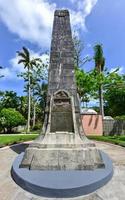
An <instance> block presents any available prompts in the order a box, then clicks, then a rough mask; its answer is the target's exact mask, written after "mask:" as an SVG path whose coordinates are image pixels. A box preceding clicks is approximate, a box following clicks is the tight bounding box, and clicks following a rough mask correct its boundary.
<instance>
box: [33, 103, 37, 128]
mask: <svg viewBox="0 0 125 200" xmlns="http://www.w3.org/2000/svg"><path fill="white" fill-rule="evenodd" d="M35 124H36V102H35V103H34V108H33V128H34V126H35Z"/></svg>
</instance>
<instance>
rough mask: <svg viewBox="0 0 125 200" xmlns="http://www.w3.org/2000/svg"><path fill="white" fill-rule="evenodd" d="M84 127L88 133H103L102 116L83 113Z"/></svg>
mask: <svg viewBox="0 0 125 200" xmlns="http://www.w3.org/2000/svg"><path fill="white" fill-rule="evenodd" d="M81 119H82V124H83V129H84V132H85V134H86V135H103V124H102V116H101V115H97V114H81Z"/></svg>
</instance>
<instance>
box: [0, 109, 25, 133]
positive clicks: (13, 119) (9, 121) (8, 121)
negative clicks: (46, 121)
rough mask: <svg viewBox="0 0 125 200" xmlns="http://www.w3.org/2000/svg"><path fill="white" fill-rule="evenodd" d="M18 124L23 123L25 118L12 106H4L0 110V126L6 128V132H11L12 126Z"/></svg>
mask: <svg viewBox="0 0 125 200" xmlns="http://www.w3.org/2000/svg"><path fill="white" fill-rule="evenodd" d="M19 125H25V118H24V117H23V116H22V115H21V114H20V113H19V112H18V111H16V110H15V109H13V108H4V109H2V110H1V112H0V126H1V127H2V128H3V129H4V131H5V129H7V132H8V133H11V132H12V128H14V127H17V126H19Z"/></svg>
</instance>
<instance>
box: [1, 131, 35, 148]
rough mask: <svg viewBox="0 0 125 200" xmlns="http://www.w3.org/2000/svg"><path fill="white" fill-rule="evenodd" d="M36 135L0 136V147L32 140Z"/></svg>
mask: <svg viewBox="0 0 125 200" xmlns="http://www.w3.org/2000/svg"><path fill="white" fill-rule="evenodd" d="M37 136H38V134H36V133H35V134H2V135H0V147H4V146H7V145H11V144H17V143H21V142H24V141H30V140H34V139H35V138H36V137H37Z"/></svg>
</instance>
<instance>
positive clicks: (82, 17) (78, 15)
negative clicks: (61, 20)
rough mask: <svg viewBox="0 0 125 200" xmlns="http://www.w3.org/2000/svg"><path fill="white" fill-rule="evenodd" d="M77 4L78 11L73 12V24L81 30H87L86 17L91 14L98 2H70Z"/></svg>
mask: <svg viewBox="0 0 125 200" xmlns="http://www.w3.org/2000/svg"><path fill="white" fill-rule="evenodd" d="M70 1H71V2H72V3H73V4H75V6H76V8H77V11H72V10H71V19H72V24H73V25H74V26H77V27H79V28H83V29H84V30H85V31H86V30H87V28H86V25H85V21H86V17H87V16H88V15H90V14H91V12H92V10H93V8H94V7H95V5H96V4H97V2H98V0H70Z"/></svg>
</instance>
